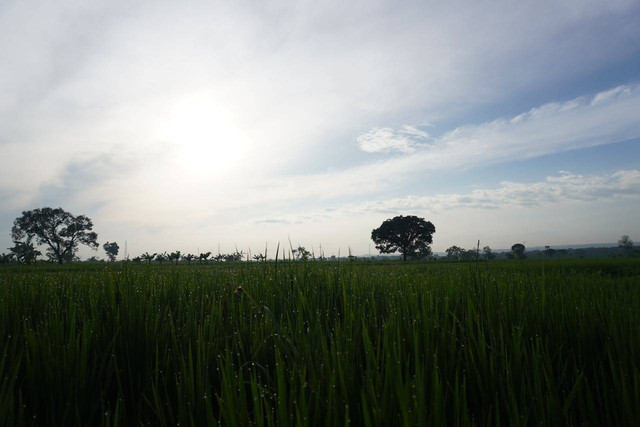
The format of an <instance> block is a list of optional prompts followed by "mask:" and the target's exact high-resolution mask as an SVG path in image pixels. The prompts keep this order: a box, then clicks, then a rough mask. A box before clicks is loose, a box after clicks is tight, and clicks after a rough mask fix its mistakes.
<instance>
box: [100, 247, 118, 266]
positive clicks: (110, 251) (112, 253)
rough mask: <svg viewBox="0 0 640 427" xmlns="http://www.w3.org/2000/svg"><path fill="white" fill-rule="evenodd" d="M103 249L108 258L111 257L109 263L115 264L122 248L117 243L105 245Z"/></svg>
mask: <svg viewBox="0 0 640 427" xmlns="http://www.w3.org/2000/svg"><path fill="white" fill-rule="evenodd" d="M102 249H104V251H105V252H106V253H107V257H109V261H111V262H114V261H115V260H116V257H117V256H118V251H119V250H120V246H118V244H117V243H116V242H113V243H109V242H107V243H105V244H104V245H102Z"/></svg>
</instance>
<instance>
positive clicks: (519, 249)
mask: <svg viewBox="0 0 640 427" xmlns="http://www.w3.org/2000/svg"><path fill="white" fill-rule="evenodd" d="M511 252H512V253H513V256H514V257H515V258H517V259H525V258H526V257H527V255H526V254H525V253H524V252H525V247H524V245H523V244H522V243H516V244H515V245H513V246H511Z"/></svg>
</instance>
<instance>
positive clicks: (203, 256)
mask: <svg viewBox="0 0 640 427" xmlns="http://www.w3.org/2000/svg"><path fill="white" fill-rule="evenodd" d="M210 256H211V252H204V253H201V254H200V255H198V262H199V263H200V264H202V263H203V262H207V261H208V259H209V257H210Z"/></svg>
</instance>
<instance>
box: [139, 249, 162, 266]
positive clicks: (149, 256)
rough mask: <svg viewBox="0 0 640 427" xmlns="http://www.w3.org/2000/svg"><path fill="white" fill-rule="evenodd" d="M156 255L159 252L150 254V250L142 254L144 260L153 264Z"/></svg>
mask: <svg viewBox="0 0 640 427" xmlns="http://www.w3.org/2000/svg"><path fill="white" fill-rule="evenodd" d="M156 255H158V254H157V253H155V252H154V253H153V254H150V253H149V252H145V253H143V254H142V255H140V258H142V259H143V260H145V261H147V264H151V261H153V259H154V258H155V257H156Z"/></svg>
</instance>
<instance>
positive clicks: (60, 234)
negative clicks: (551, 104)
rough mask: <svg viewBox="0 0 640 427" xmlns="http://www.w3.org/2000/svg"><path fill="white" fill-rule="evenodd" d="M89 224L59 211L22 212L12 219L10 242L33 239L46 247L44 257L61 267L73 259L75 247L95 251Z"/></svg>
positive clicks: (94, 240) (86, 219)
mask: <svg viewBox="0 0 640 427" xmlns="http://www.w3.org/2000/svg"><path fill="white" fill-rule="evenodd" d="M92 229H93V222H91V220H90V219H89V218H87V217H86V216H84V215H78V216H74V215H72V214H70V213H69V212H66V211H65V210H63V209H62V208H56V209H52V208H46V207H45V208H41V209H34V210H32V211H23V212H22V215H21V216H20V217H18V218H16V219H15V221H14V222H13V228H12V229H11V236H12V238H13V240H14V241H22V240H23V239H24V238H29V237H31V238H35V241H36V243H37V244H38V245H47V246H48V248H47V256H48V257H49V258H50V259H52V260H55V261H57V262H58V264H62V263H63V262H65V261H71V260H73V258H74V255H75V253H76V251H77V250H78V245H80V244H83V245H87V246H89V247H91V248H94V249H95V248H97V247H98V242H97V241H96V239H97V238H98V235H97V234H96V233H94V232H93V231H91V230H92Z"/></svg>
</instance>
